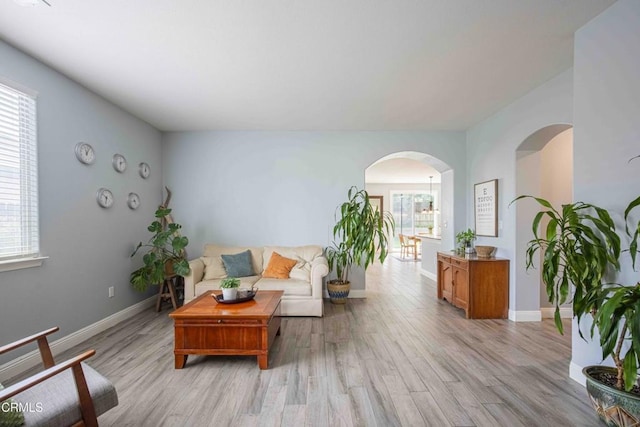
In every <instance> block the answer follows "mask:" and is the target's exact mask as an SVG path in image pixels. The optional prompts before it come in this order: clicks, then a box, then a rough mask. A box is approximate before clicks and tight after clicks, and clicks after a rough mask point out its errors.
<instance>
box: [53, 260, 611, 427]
mask: <svg viewBox="0 0 640 427" xmlns="http://www.w3.org/2000/svg"><path fill="white" fill-rule="evenodd" d="M367 290H368V292H367V295H368V298H367V299H351V300H349V302H348V304H346V305H345V306H338V305H332V304H330V303H329V302H328V301H327V302H326V304H325V317H324V318H296V317H292V318H284V319H283V323H282V335H281V336H280V337H278V338H277V339H276V341H275V343H274V347H273V348H272V353H271V355H270V358H269V367H270V369H268V370H266V371H260V370H259V369H258V366H257V363H256V358H255V357H248V356H247V357H244V356H242V357H238V356H217V357H212V356H210V357H204V356H190V357H189V360H188V362H187V365H186V367H185V369H182V370H175V369H174V368H173V363H174V359H173V353H172V351H173V325H172V322H171V319H170V318H169V317H168V316H167V315H168V308H165V311H163V312H161V313H155V312H154V311H152V310H151V309H149V310H148V311H146V312H144V313H141V314H139V315H137V316H135V317H133V318H131V319H130V320H127V321H125V322H122V323H121V324H119V325H117V326H115V327H113V328H111V329H109V330H108V331H106V332H104V333H101V334H99V335H97V336H95V337H94V338H92V339H91V340H89V341H87V342H85V343H83V344H82V345H80V346H78V347H76V348H75V349H73V350H71V351H69V352H66V354H67V355H73V354H76V353H78V352H80V351H81V350H84V349H86V348H95V349H96V351H97V355H96V356H94V357H93V358H92V359H90V364H91V365H92V366H93V367H94V368H96V369H97V370H98V371H99V372H101V373H102V374H104V375H105V376H107V377H108V378H109V379H111V381H112V382H113V383H114V384H115V386H116V389H117V390H118V395H119V399H120V404H119V406H118V407H116V408H115V409H112V410H111V411H109V412H108V413H106V414H104V415H103V416H101V417H100V419H99V421H100V423H101V425H103V426H118V427H122V426H136V427H137V426H296V427H297V426H305V425H307V426H331V427H333V426H423V425H428V426H492V427H493V426H509V427H515V426H591V425H593V426H596V425H598V420H597V417H596V415H595V413H594V411H593V410H592V409H591V407H590V405H589V402H588V398H587V396H586V392H585V390H584V388H583V387H581V386H580V385H578V384H577V383H575V382H574V381H572V380H571V379H569V377H568V366H569V361H570V354H571V336H570V333H569V334H567V335H565V336H560V335H559V334H558V333H557V332H556V330H555V329H554V326H553V323H552V322H551V321H543V322H541V323H514V322H510V321H508V320H466V319H465V318H464V315H463V312H462V311H461V310H458V309H455V308H453V307H452V306H451V305H449V304H448V303H446V302H441V301H438V300H437V298H436V286H435V283H433V282H432V281H430V280H428V279H426V278H424V277H423V276H421V275H420V274H419V263H415V262H402V261H399V260H398V259H395V258H393V257H389V258H388V259H387V261H386V262H385V264H384V265H383V266H381V265H375V266H373V267H372V268H370V270H369V272H368V284H367ZM565 330H566V331H567V330H568V331H570V330H571V328H570V326H569V325H568V324H567V326H566V328H565ZM58 359H59V360H62V359H61V358H60V357H58Z"/></svg>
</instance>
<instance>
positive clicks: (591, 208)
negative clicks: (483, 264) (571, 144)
mask: <svg viewBox="0 0 640 427" xmlns="http://www.w3.org/2000/svg"><path fill="white" fill-rule="evenodd" d="M523 198H532V199H535V200H536V201H537V202H538V203H539V204H540V205H541V206H542V208H543V209H542V210H541V211H540V212H538V213H537V214H536V216H535V217H534V220H533V224H532V228H533V234H534V238H533V240H531V241H530V242H529V244H528V247H527V252H526V265H527V268H531V267H532V266H533V265H534V261H536V260H538V259H540V256H541V255H542V261H541V270H542V281H543V282H544V284H545V286H546V292H547V296H548V297H549V302H551V303H553V304H554V305H555V308H556V309H555V316H554V317H555V324H556V327H557V329H558V331H559V332H560V333H563V327H562V321H561V318H560V305H562V304H563V303H565V302H567V301H569V300H571V301H572V308H573V315H574V317H576V319H577V322H578V329H579V333H580V336H581V337H582V338H583V339H585V337H584V336H583V334H582V331H581V330H580V324H581V323H580V322H581V320H582V319H583V318H584V317H585V316H589V317H591V320H592V324H591V328H590V336H591V338H593V337H594V332H595V330H596V329H597V331H598V333H599V337H600V338H599V343H600V346H601V348H602V358H603V360H604V359H606V358H607V357H609V356H610V357H611V358H612V360H613V362H614V364H615V367H608V366H600V365H595V366H587V367H585V368H584V369H583V373H584V375H585V376H586V378H587V392H588V393H589V395H590V397H591V402H592V403H593V405H594V407H595V408H596V411H597V412H598V415H599V416H600V418H601V419H602V420H603V421H604V422H605V423H606V424H607V425H609V426H617V425H638V424H637V423H638V422H639V421H640V393H639V389H638V386H637V382H638V358H639V356H640V282H637V283H636V284H633V285H628V286H626V285H621V284H616V283H607V282H605V280H604V277H605V275H606V274H607V273H608V272H611V270H612V269H613V270H616V271H617V270H619V269H620V256H621V253H624V252H626V251H622V250H621V248H620V246H621V244H620V236H619V235H618V233H617V230H616V226H615V223H614V221H613V220H612V218H611V215H610V214H609V212H608V211H607V210H605V209H603V208H600V207H597V206H595V205H592V204H588V203H583V202H576V203H572V204H568V205H563V206H562V209H561V210H556V209H554V208H553V207H552V205H551V203H549V202H548V201H547V200H544V199H541V198H537V197H532V196H520V197H518V198H517V199H516V200H514V202H515V201H517V200H520V199H523ZM512 203H513V202H512ZM639 205H640V197H638V198H636V199H635V200H634V201H632V202H631V203H630V204H629V205H628V206H627V208H626V210H625V213H624V221H625V228H626V233H627V234H628V235H629V236H630V245H629V250H628V253H629V255H630V257H631V260H632V265H633V268H634V270H635V261H636V254H637V253H638V237H639V234H640V221H639V222H638V223H637V224H634V225H633V227H632V228H629V221H630V214H631V212H632V211H633V210H634V209H635V208H636V207H637V206H639ZM543 218H547V219H548V223H547V225H546V227H544V230H543V232H542V233H540V232H539V230H538V228H539V226H540V224H541V221H542V220H543ZM571 285H573V297H572V298H571V296H570V295H571V291H572V289H571Z"/></svg>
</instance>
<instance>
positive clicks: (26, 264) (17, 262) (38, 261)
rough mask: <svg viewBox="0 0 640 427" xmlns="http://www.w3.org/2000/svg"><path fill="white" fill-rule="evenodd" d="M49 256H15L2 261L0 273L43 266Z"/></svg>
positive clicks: (0, 262)
mask: <svg viewBox="0 0 640 427" xmlns="http://www.w3.org/2000/svg"><path fill="white" fill-rule="evenodd" d="M45 259H49V257H48V256H37V257H32V258H15V259H10V260H6V261H0V273H1V272H3V271H12V270H20V269H23V268H33V267H41V266H42V263H43V262H44V260H45Z"/></svg>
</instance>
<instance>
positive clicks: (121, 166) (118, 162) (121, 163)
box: [112, 154, 127, 173]
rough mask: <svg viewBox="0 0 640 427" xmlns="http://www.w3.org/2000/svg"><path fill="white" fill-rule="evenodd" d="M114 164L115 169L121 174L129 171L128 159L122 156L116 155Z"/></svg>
mask: <svg viewBox="0 0 640 427" xmlns="http://www.w3.org/2000/svg"><path fill="white" fill-rule="evenodd" d="M112 163H113V168H114V169H115V170H116V171H118V172H120V173H122V172H124V171H125V169H127V159H125V158H124V156H123V155H122V154H114V155H113V161H112Z"/></svg>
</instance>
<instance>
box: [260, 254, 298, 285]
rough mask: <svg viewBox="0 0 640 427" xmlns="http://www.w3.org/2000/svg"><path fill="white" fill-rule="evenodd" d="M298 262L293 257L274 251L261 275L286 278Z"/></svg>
mask: <svg viewBox="0 0 640 427" xmlns="http://www.w3.org/2000/svg"><path fill="white" fill-rule="evenodd" d="M297 263H298V261H296V260H295V259H291V258H285V257H283V256H282V255H280V254H279V253H278V252H274V253H273V254H272V255H271V259H270V260H269V265H267V268H266V269H265V270H264V273H263V274H262V277H265V278H267V277H268V278H271V279H288V278H289V273H291V269H293V267H295V265H296V264H297Z"/></svg>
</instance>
